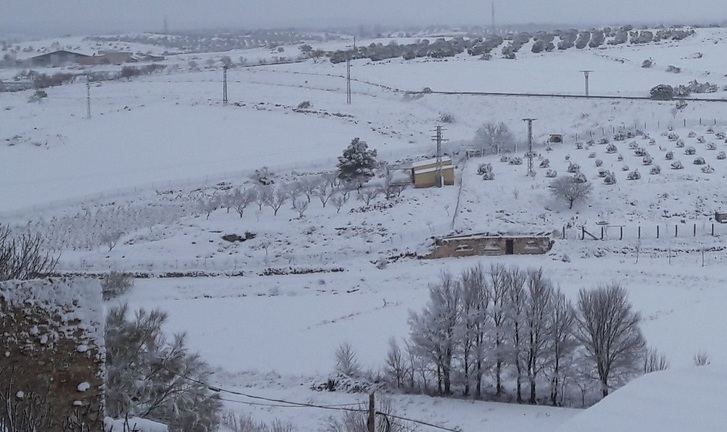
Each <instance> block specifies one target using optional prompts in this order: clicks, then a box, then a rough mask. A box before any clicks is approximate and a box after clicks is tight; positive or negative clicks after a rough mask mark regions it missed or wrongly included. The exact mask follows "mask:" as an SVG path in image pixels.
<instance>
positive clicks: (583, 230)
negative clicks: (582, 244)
mask: <svg viewBox="0 0 727 432" xmlns="http://www.w3.org/2000/svg"><path fill="white" fill-rule="evenodd" d="M585 239H586V226H585V225H583V226H582V227H581V240H585Z"/></svg>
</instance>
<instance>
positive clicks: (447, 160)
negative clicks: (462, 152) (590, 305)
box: [411, 156, 452, 168]
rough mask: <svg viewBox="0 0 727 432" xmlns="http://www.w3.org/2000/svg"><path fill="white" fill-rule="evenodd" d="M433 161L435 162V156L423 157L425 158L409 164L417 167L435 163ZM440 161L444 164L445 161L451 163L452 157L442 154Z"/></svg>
mask: <svg viewBox="0 0 727 432" xmlns="http://www.w3.org/2000/svg"><path fill="white" fill-rule="evenodd" d="M435 163H437V158H432V159H425V160H421V161H418V162H414V163H413V164H411V166H412V168H417V167H421V166H427V165H431V164H435ZM442 163H443V164H446V163H449V164H451V163H452V158H451V157H449V156H442Z"/></svg>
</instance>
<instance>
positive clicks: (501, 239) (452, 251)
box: [426, 235, 554, 259]
mask: <svg viewBox="0 0 727 432" xmlns="http://www.w3.org/2000/svg"><path fill="white" fill-rule="evenodd" d="M553 244H554V241H553V240H552V239H551V238H550V237H548V236H489V235H488V236H481V235H472V236H459V237H448V238H442V239H437V240H436V241H435V243H434V247H433V248H432V251H431V253H430V254H429V255H427V256H426V258H429V259H438V258H452V257H468V256H501V255H544V254H546V253H548V252H550V250H551V249H552V248H553Z"/></svg>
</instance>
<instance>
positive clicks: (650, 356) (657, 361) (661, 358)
mask: <svg viewBox="0 0 727 432" xmlns="http://www.w3.org/2000/svg"><path fill="white" fill-rule="evenodd" d="M667 369H669V360H667V358H666V356H665V355H663V354H661V353H659V351H657V349H656V348H649V349H648V350H646V353H645V355H644V373H645V374H648V373H652V372H659V371H663V370H667Z"/></svg>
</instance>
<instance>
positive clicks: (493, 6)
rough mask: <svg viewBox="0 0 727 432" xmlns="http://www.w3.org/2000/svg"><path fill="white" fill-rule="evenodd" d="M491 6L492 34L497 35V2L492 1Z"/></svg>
mask: <svg viewBox="0 0 727 432" xmlns="http://www.w3.org/2000/svg"><path fill="white" fill-rule="evenodd" d="M490 5H491V7H492V12H491V13H492V16H491V23H492V34H497V24H496V23H495V0H492V1H491V2H490Z"/></svg>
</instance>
